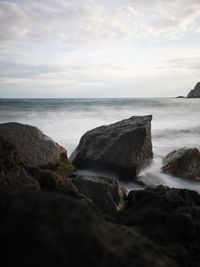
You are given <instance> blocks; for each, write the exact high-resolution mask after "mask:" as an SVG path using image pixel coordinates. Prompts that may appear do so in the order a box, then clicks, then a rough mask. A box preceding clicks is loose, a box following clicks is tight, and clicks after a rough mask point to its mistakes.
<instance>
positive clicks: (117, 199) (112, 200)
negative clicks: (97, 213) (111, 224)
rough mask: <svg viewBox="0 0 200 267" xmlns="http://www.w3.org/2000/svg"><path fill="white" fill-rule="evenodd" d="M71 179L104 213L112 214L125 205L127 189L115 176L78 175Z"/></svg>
mask: <svg viewBox="0 0 200 267" xmlns="http://www.w3.org/2000/svg"><path fill="white" fill-rule="evenodd" d="M71 181H72V183H73V184H75V186H76V188H77V189H78V191H79V192H80V193H81V194H83V195H85V196H86V197H87V198H89V199H91V200H92V202H93V203H94V204H95V205H96V206H97V207H98V208H99V209H100V210H101V211H102V212H103V213H106V214H108V215H111V216H112V215H114V214H115V213H116V211H117V210H119V209H120V208H122V207H123V205H124V200H125V196H126V189H125V188H123V187H121V186H120V185H119V183H118V182H117V181H116V180H115V179H113V178H110V177H95V176H86V175H77V176H76V177H75V178H73V179H71Z"/></svg>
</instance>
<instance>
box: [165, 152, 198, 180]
mask: <svg viewBox="0 0 200 267" xmlns="http://www.w3.org/2000/svg"><path fill="white" fill-rule="evenodd" d="M162 170H163V171H164V172H165V173H168V174H171V175H174V176H179V177H182V178H186V179H193V180H200V151H199V150H198V149H197V148H185V147H184V148H180V149H178V150H174V151H172V152H170V153H169V154H168V155H167V156H166V157H165V158H164V159H163V167H162Z"/></svg>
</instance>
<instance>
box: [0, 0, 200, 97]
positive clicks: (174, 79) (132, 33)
mask: <svg viewBox="0 0 200 267" xmlns="http://www.w3.org/2000/svg"><path fill="white" fill-rule="evenodd" d="M199 80H200V0H168V1H166V0H109V1H108V0H101V1H100V0H80V1H79V0H43V1H42V0H9V1H8V0H7V1H5V0H0V97H155V96H156V97H160V96H176V95H185V94H187V92H188V91H189V90H190V89H192V88H193V87H194V85H195V83H196V82H197V81H199Z"/></svg>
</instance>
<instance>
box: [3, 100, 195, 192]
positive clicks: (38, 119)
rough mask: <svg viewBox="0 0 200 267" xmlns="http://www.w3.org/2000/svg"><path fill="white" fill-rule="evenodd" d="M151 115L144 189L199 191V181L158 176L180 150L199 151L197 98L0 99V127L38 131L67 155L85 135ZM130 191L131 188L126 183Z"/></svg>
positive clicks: (131, 186)
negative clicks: (160, 187)
mask: <svg viewBox="0 0 200 267" xmlns="http://www.w3.org/2000/svg"><path fill="white" fill-rule="evenodd" d="M149 114H152V115H153V120H152V142H153V152H154V161H153V163H152V165H151V166H150V167H148V168H147V169H145V170H143V171H142V172H141V179H142V180H143V181H145V182H146V183H147V184H149V185H158V184H163V185H167V186H170V187H177V188H191V189H194V190H197V191H200V182H192V181H187V180H183V179H180V178H178V177H171V176H170V175H166V174H163V173H162V172H161V160H162V158H163V156H165V155H166V154H167V153H168V152H170V151H171V150H174V149H176V148H179V147H198V148H200V99H186V98H185V99H179V98H131V99H130V98H129V99H119V98H118V99H77V98H76V99H0V123H3V122H10V121H17V122H21V123H26V124H31V125H34V126H37V127H39V128H40V129H41V130H42V131H43V132H44V133H45V134H47V135H48V136H50V137H52V138H53V139H54V140H55V141H56V142H58V143H59V144H61V145H63V146H64V147H65V148H66V149H67V151H68V154H70V153H71V152H72V151H73V149H74V148H75V147H76V145H77V144H78V142H79V139H80V137H81V136H82V135H83V134H84V133H85V132H86V131H88V130H90V129H92V128H95V127H97V126H100V125H105V124H110V123H113V122H116V121H119V120H122V119H125V118H129V117H131V116H136V115H149ZM126 186H127V188H129V189H132V188H133V186H134V185H133V184H132V183H127V184H126Z"/></svg>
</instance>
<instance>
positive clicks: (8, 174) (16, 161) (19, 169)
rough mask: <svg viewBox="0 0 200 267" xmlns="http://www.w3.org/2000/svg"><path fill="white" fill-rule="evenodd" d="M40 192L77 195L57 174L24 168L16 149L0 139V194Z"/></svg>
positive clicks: (63, 177)
mask: <svg viewBox="0 0 200 267" xmlns="http://www.w3.org/2000/svg"><path fill="white" fill-rule="evenodd" d="M40 190H44V191H54V192H71V193H72V194H76V195H78V190H77V189H76V187H75V186H74V184H73V183H72V182H71V181H70V180H69V179H68V178H66V177H65V176H62V175H60V174H59V173H58V172H56V171H50V170H43V169H40V168H38V167H27V166H25V165H24V163H23V160H22V157H21V155H20V154H19V153H18V151H17V150H16V147H15V146H14V145H13V144H11V143H10V142H8V141H6V140H4V139H3V138H1V137H0V192H31V191H40Z"/></svg>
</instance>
